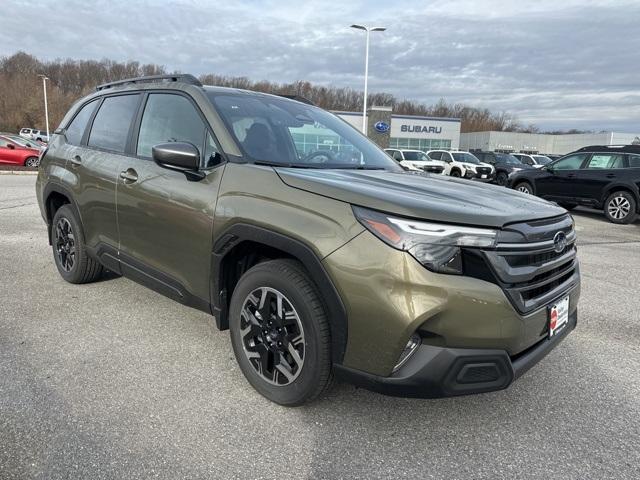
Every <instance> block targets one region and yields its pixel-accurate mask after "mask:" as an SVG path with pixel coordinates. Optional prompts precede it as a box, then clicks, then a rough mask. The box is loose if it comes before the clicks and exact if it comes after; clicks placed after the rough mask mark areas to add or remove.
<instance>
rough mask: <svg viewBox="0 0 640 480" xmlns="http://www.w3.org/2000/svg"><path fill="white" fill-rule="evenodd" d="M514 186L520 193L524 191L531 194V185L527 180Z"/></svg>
mask: <svg viewBox="0 0 640 480" xmlns="http://www.w3.org/2000/svg"><path fill="white" fill-rule="evenodd" d="M514 188H515V190H517V191H519V192H522V193H526V194H527V195H533V187H532V186H531V184H529V183H528V182H521V183H519V184H517V185H516V186H515V187H514Z"/></svg>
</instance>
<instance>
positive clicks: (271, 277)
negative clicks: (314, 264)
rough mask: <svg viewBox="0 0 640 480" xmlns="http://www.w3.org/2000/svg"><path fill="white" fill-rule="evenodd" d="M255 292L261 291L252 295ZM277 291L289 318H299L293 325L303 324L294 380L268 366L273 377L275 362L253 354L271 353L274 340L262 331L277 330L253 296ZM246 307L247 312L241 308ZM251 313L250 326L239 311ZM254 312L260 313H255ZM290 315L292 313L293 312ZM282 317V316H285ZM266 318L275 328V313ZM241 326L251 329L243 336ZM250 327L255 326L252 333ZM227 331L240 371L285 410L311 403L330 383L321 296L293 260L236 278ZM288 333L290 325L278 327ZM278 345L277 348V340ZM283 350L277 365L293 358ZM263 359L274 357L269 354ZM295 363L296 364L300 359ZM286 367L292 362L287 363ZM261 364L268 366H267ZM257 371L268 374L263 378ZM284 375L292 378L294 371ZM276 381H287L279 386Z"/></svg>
mask: <svg viewBox="0 0 640 480" xmlns="http://www.w3.org/2000/svg"><path fill="white" fill-rule="evenodd" d="M262 288H266V289H268V290H269V291H268V292H267V293H264V292H265V291H261V289H262ZM258 291H261V292H260V293H256V292H258ZM274 292H275V293H274ZM278 293H280V294H281V295H282V296H283V300H281V302H282V304H284V305H289V306H290V307H292V309H293V314H297V317H298V320H299V322H298V323H297V324H298V325H300V326H301V328H300V332H299V335H298V337H299V336H300V335H302V340H301V341H300V343H298V345H299V346H300V347H299V348H302V352H303V356H302V361H303V362H302V365H301V366H300V367H298V369H297V371H296V372H295V373H296V376H295V378H293V379H292V380H290V379H289V377H286V378H283V377H285V376H284V375H282V374H281V373H280V372H276V370H277V369H276V368H275V367H273V368H271V370H272V371H273V375H270V374H269V370H270V369H269V366H270V365H274V362H275V360H274V361H273V362H269V361H267V362H266V363H263V362H264V360H263V358H265V357H263V354H262V353H260V354H259V353H257V352H266V353H265V354H264V355H273V354H272V353H270V352H271V351H272V350H273V349H277V347H276V346H275V344H274V343H270V342H272V341H273V339H274V337H270V336H269V334H266V333H265V332H271V331H272V330H266V329H274V328H275V327H274V325H272V324H271V321H269V322H267V321H266V320H264V316H265V313H266V310H264V309H259V308H257V307H258V302H257V301H252V300H251V299H252V298H253V299H254V300H256V298H257V297H256V296H257V295H267V294H269V295H277V294H278ZM252 296H253V297H252ZM285 302H286V303H285ZM269 303H270V305H272V306H273V305H274V304H273V299H270V300H269ZM265 305H266V302H265ZM245 306H246V309H247V310H244V309H245ZM265 308H268V307H265ZM251 310H254V312H253V313H252V314H251V315H252V317H251V320H252V322H249V321H247V320H249V319H248V318H247V314H246V313H245V314H244V315H245V316H244V317H243V315H242V312H245V311H251ZM258 310H260V311H258ZM281 311H282V312H284V311H285V309H284V308H282V310H281ZM256 312H257V313H260V312H262V313H261V314H260V315H258V314H257V313H256ZM269 312H271V310H269ZM288 313H289V314H291V310H289V312H288ZM282 317H283V318H285V316H284V315H283V316H282ZM269 318H271V319H272V320H273V322H274V324H276V321H278V322H279V320H277V318H278V315H275V316H274V315H273V314H271V315H270V316H269ZM256 322H257V323H256ZM267 323H268V325H267ZM291 324H293V325H294V331H295V330H296V328H297V327H295V325H296V323H294V321H291V320H290V319H289V323H288V325H291ZM243 325H244V329H245V330H244V331H245V332H247V327H248V326H251V330H250V331H249V332H248V333H246V334H245V335H244V336H243V333H242V332H241V330H242V328H243ZM253 325H255V328H256V330H255V332H254V330H253V328H254V327H253ZM277 325H281V323H277ZM229 329H230V331H231V332H230V333H231V345H232V347H233V351H234V354H235V356H236V360H237V362H238V365H239V366H240V370H242V373H243V374H244V376H245V377H246V379H247V380H248V382H249V383H250V384H251V385H252V386H253V388H255V389H256V390H257V391H258V392H259V393H260V394H262V395H263V396H264V397H266V398H267V399H269V400H271V401H273V402H275V403H278V404H280V405H284V406H290V407H293V406H298V405H302V404H304V403H307V402H310V401H312V400H313V399H315V398H316V397H318V395H320V394H321V393H322V392H323V391H324V390H325V389H326V388H327V387H328V386H329V385H330V383H331V378H332V372H331V335H330V329H329V322H328V320H327V316H326V312H325V308H324V305H323V302H322V299H321V296H320V293H319V292H318V289H317V287H316V286H315V284H314V283H313V282H312V281H311V279H310V278H309V276H308V275H307V273H306V271H305V270H304V268H303V267H302V265H301V264H300V263H298V262H296V261H293V260H271V261H268V262H264V263H260V264H258V265H256V266H254V267H252V268H251V269H249V270H248V271H247V272H246V273H245V274H244V275H243V276H242V277H241V278H240V281H239V282H238V284H237V285H236V288H235V289H234V291H233V295H232V297H231V305H230V309H229ZM287 329H289V327H283V328H282V330H287ZM256 332H257V333H256ZM296 333H297V332H294V333H292V334H291V335H295V334H296ZM275 335H279V336H278V338H280V339H282V343H283V344H284V343H286V344H288V345H289V344H290V345H293V343H292V342H289V341H288V338H289V337H288V336H287V334H286V333H285V332H283V333H282V334H278V333H275ZM285 339H286V340H285ZM277 343H278V345H280V342H277ZM267 344H268V345H267ZM281 348H282V350H283V351H284V353H283V354H282V355H283V356H282V357H280V356H278V358H280V362H283V361H286V359H287V358H289V359H292V358H293V357H292V356H291V355H288V354H287V352H286V351H287V348H286V347H284V346H283V347H281ZM249 349H251V350H252V351H249ZM270 349H271V350H270ZM289 351H290V350H289ZM299 353H300V352H298V354H299ZM250 355H251V356H253V357H254V358H252V359H251V360H250V359H249V356H250ZM267 358H274V357H273V356H270V357H269V356H268V357H267ZM298 360H300V356H299V355H298ZM289 363H292V362H291V361H289ZM261 365H266V367H262V366H261ZM298 365H299V363H298ZM278 366H281V365H278ZM258 369H260V370H261V371H262V370H263V369H264V370H266V372H267V373H266V374H265V376H263V375H262V374H261V373H260V372H259V370H258ZM287 371H288V373H289V374H291V373H292V372H293V369H291V370H287ZM292 376H293V375H292ZM267 377H270V379H271V380H268V378H267ZM274 382H275V383H274ZM278 382H281V383H282V382H289V383H285V384H277V383H278Z"/></svg>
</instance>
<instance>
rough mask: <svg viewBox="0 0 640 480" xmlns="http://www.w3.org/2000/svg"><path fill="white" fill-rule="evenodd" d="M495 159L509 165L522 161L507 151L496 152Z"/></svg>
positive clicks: (519, 163)
mask: <svg viewBox="0 0 640 480" xmlns="http://www.w3.org/2000/svg"><path fill="white" fill-rule="evenodd" d="M496 159H497V160H498V162H500V163H508V164H509V165H522V162H521V161H520V160H518V159H517V158H516V157H514V156H513V155H510V154H508V153H496Z"/></svg>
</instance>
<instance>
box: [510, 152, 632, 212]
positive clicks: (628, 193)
mask: <svg viewBox="0 0 640 480" xmlns="http://www.w3.org/2000/svg"><path fill="white" fill-rule="evenodd" d="M510 185H511V186H512V187H513V188H515V189H516V190H519V191H521V192H524V193H532V194H535V195H538V196H539V197H542V198H546V199H549V200H553V201H555V202H558V203H559V204H560V205H562V206H563V207H564V208H566V209H567V210H571V209H573V208H575V207H576V206H577V205H584V206H588V207H593V208H598V209H602V210H604V214H605V215H606V217H607V219H608V220H609V221H611V222H613V223H631V222H633V220H634V219H635V217H636V213H637V212H638V206H639V205H640V194H639V187H640V146H638V145H627V146H617V147H615V146H613V147H612V146H606V145H605V146H591V147H584V148H581V149H580V150H578V151H576V152H574V153H570V154H569V155H566V156H564V157H562V158H560V159H559V160H556V161H555V162H553V163H550V164H549V165H547V166H545V167H543V168H541V169H536V170H528V171H522V172H519V173H517V174H514V175H513V176H512V177H511V178H510Z"/></svg>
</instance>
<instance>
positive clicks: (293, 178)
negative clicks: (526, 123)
mask: <svg viewBox="0 0 640 480" xmlns="http://www.w3.org/2000/svg"><path fill="white" fill-rule="evenodd" d="M275 170H276V172H277V173H278V175H279V176H280V178H281V179H282V181H283V182H284V183H285V184H287V185H289V186H290V187H293V188H298V189H300V190H305V191H308V192H312V193H315V194H318V195H323V196H325V197H329V198H333V199H336V200H340V201H343V202H347V203H350V204H352V205H359V206H362V207H367V208H371V209H374V210H379V211H383V212H388V213H395V214H396V215H404V216H408V217H413V218H420V219H425V220H434V221H442V222H449V223H459V224H466V225H478V226H488V227H502V226H504V225H506V224H508V223H513V222H518V221H524V220H536V219H541V218H550V217H555V216H558V215H562V214H564V213H565V210H564V209H563V208H561V207H559V206H557V205H555V204H552V203H549V202H547V201H545V200H542V199H540V198H538V197H534V196H532V195H526V194H524V193H520V192H516V191H515V190H509V189H507V188H504V187H498V186H496V185H487V184H484V183H480V182H473V181H469V180H464V179H459V178H454V177H448V176H443V175H425V174H414V173H407V172H405V173H400V172H398V173H396V172H388V171H379V170H368V171H364V170H324V169H296V168H279V167H278V168H276V169H275Z"/></svg>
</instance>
